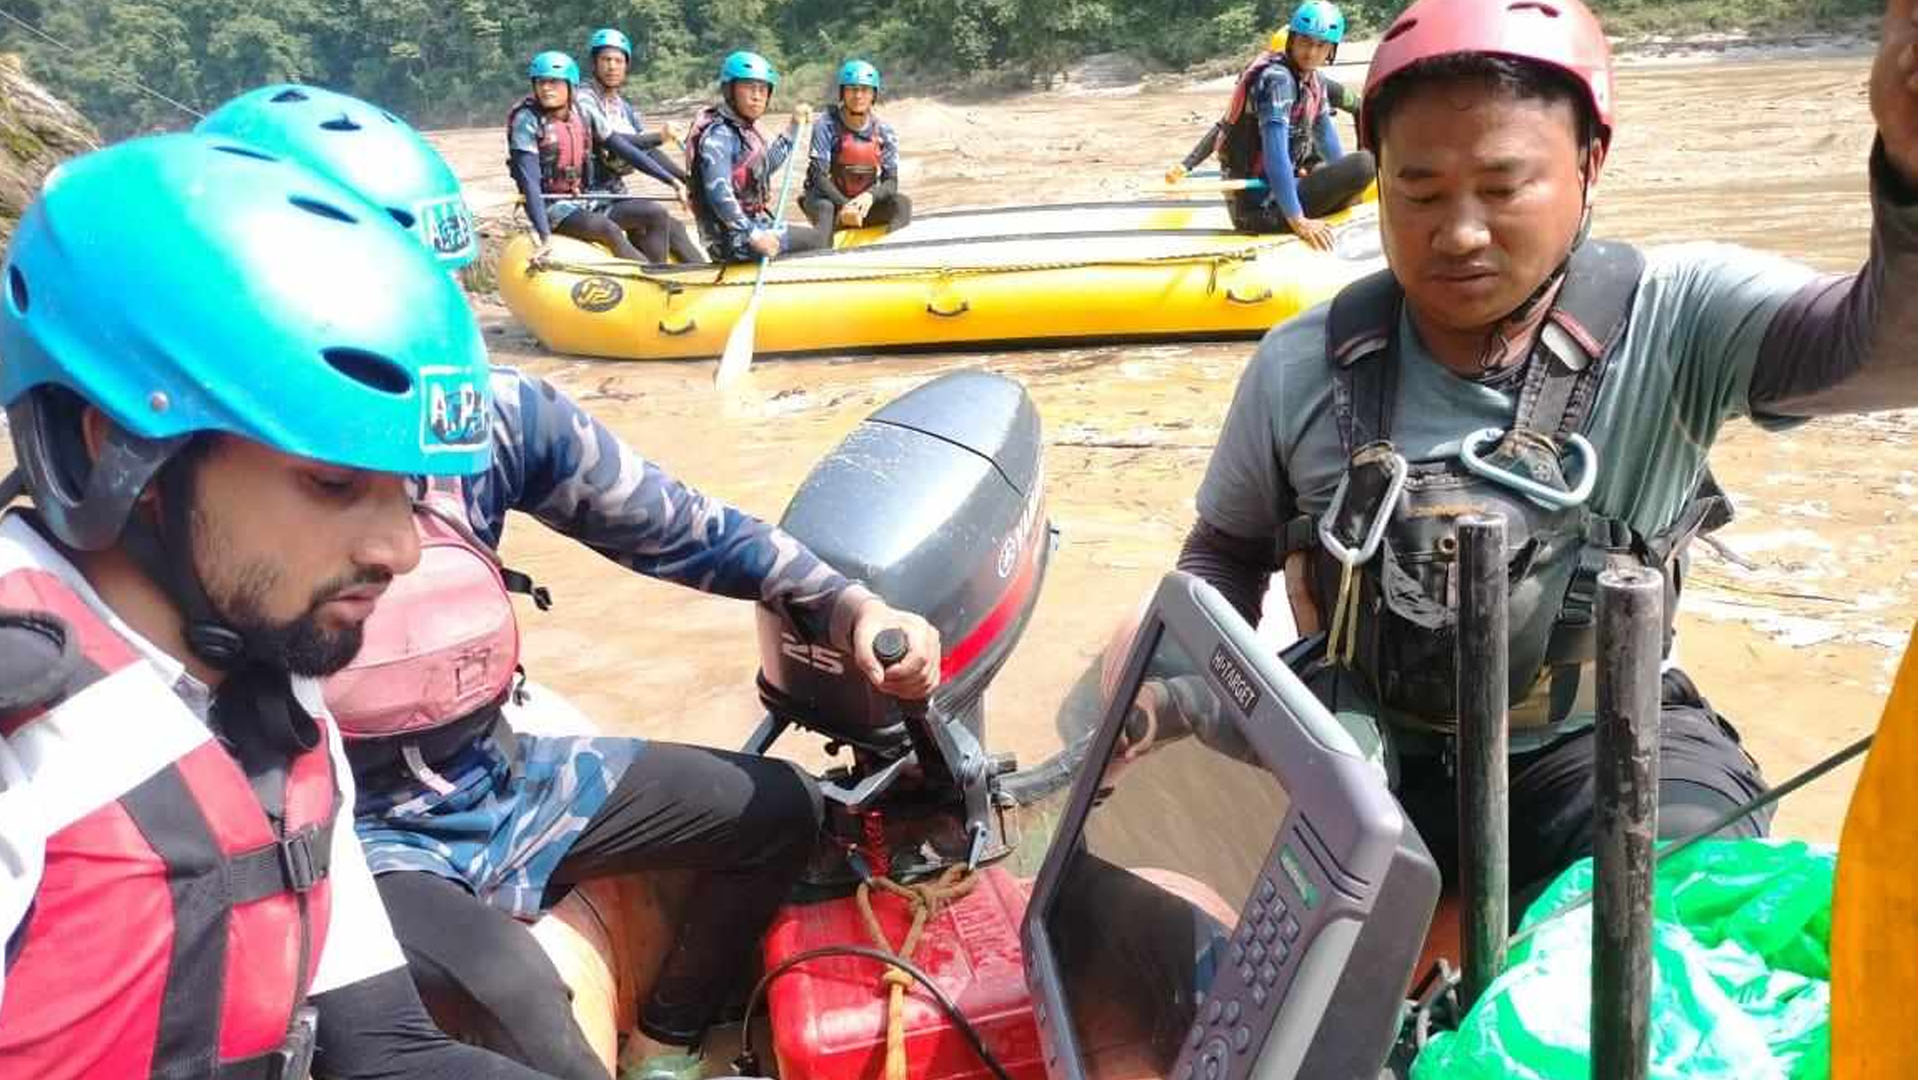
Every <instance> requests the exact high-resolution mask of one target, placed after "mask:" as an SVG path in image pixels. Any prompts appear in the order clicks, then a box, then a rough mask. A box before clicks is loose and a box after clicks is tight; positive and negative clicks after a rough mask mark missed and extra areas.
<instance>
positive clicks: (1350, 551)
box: [1320, 454, 1407, 567]
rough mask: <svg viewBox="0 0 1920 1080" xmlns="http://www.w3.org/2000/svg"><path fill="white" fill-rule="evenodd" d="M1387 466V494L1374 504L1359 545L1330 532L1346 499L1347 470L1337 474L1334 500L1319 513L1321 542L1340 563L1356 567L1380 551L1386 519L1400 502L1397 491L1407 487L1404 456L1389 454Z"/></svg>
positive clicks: (1384, 534) (1391, 515)
mask: <svg viewBox="0 0 1920 1080" xmlns="http://www.w3.org/2000/svg"><path fill="white" fill-rule="evenodd" d="M1387 468H1388V474H1389V475H1388V477H1387V490H1386V493H1385V494H1383V495H1382V496H1381V497H1380V505H1378V506H1376V507H1374V511H1373V522H1372V524H1370V525H1368V526H1367V531H1366V535H1365V536H1363V537H1362V538H1361V540H1360V546H1359V547H1357V548H1350V547H1348V546H1347V545H1345V544H1343V543H1341V542H1340V538H1339V536H1337V535H1335V533H1334V531H1333V523H1334V519H1335V518H1336V517H1337V516H1338V515H1339V513H1340V507H1341V506H1342V505H1344V504H1345V503H1346V501H1347V477H1348V476H1349V475H1350V474H1349V473H1346V472H1343V473H1341V474H1340V483H1339V485H1338V486H1336V487H1335V488H1334V489H1333V501H1332V502H1330V503H1328V504H1327V509H1326V511H1325V512H1323V513H1322V514H1321V515H1320V544H1321V546H1322V547H1325V548H1326V549H1327V553H1328V554H1330V555H1332V556H1333V557H1334V558H1336V559H1338V560H1340V563H1341V565H1343V566H1347V567H1354V566H1359V565H1361V564H1363V563H1365V562H1367V561H1368V560H1370V559H1372V558H1373V556H1374V553H1375V552H1377V551H1379V550H1380V541H1381V538H1383V537H1385V536H1386V535H1387V522H1388V521H1389V520H1391V519H1392V517H1393V507H1394V504H1395V503H1398V502H1399V501H1400V490H1401V489H1402V488H1404V487H1406V486H1407V459H1406V458H1403V457H1401V456H1400V455H1399V454H1389V455H1388V466H1387Z"/></svg>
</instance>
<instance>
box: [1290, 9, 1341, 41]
mask: <svg viewBox="0 0 1920 1080" xmlns="http://www.w3.org/2000/svg"><path fill="white" fill-rule="evenodd" d="M1287 30H1288V32H1290V33H1294V34H1305V35H1306V36H1307V37H1310V38H1319V39H1320V40H1321V41H1325V42H1330V43H1332V44H1334V45H1338V44H1340V39H1341V38H1344V37H1346V36H1347V17H1346V16H1345V15H1342V14H1340V9H1339V8H1337V7H1335V6H1333V5H1332V4H1330V3H1328V2H1327V0H1307V2H1306V3H1304V4H1301V5H1300V6H1299V7H1297V8H1294V9H1293V18H1292V19H1290V20H1288V21H1287Z"/></svg>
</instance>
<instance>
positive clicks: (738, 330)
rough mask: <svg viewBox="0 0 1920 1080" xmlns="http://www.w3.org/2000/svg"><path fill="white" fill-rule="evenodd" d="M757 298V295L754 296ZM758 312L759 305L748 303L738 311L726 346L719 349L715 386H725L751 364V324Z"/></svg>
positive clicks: (743, 373)
mask: <svg viewBox="0 0 1920 1080" xmlns="http://www.w3.org/2000/svg"><path fill="white" fill-rule="evenodd" d="M754 299H755V300H758V299H759V297H755V298H754ZM759 314H760V305H759V304H758V303H750V304H748V305H747V310H745V311H743V312H741V313H740V318H739V319H737V320H735V321H734V324H733V329H732V331H730V332H729V333H728V334H727V347H726V348H725V349H723V350H721V353H720V366H719V367H717V368H715V369H714V372H713V382H714V385H715V386H725V385H726V384H728V383H730V382H732V381H733V380H735V379H737V378H739V377H740V376H742V375H745V374H746V373H747V368H748V367H749V366H751V365H752V364H753V324H754V322H755V320H756V318H757V317H758V316H759Z"/></svg>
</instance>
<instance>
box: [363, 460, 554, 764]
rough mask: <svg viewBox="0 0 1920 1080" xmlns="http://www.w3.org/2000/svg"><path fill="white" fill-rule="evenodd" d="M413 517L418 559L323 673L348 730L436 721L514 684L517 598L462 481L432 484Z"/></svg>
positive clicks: (497, 696)
mask: <svg viewBox="0 0 1920 1080" xmlns="http://www.w3.org/2000/svg"><path fill="white" fill-rule="evenodd" d="M414 526H415V528H416V529H417V531H418V532H419V534H420V564H419V565H418V566H416V567H414V568H413V569H412V570H409V571H407V572H406V573H404V574H402V575H400V576H399V577H397V578H395V579H393V584H392V585H391V586H389V587H388V589H387V592H386V594H385V595H384V596H382V597H381V598H380V603H379V605H378V606H376V607H375V608H374V611H373V614H372V615H371V616H369V617H368V618H367V621H366V624H365V627H364V629H363V634H362V644H361V646H360V653H359V655H358V656H356V657H354V660H353V663H351V664H349V665H348V666H347V667H346V669H345V670H343V671H341V672H340V673H338V674H336V675H334V676H332V677H331V678H329V679H328V680H327V682H326V694H327V709H328V711H329V712H331V713H332V714H333V719H334V722H335V723H336V724H338V725H339V726H340V734H341V735H342V736H344V737H346V738H347V739H349V740H355V739H375V738H389V737H394V736H402V735H418V734H421V733H424V732H427V731H432V730H434V729H436V728H441V727H444V726H446V725H448V724H451V723H453V722H454V721H456V720H460V719H463V718H465V717H468V716H471V715H472V714H473V713H474V712H476V711H477V710H479V709H481V708H484V707H485V706H487V705H489V704H492V703H495V702H497V701H500V700H501V699H503V698H505V697H506V695H507V691H508V690H509V689H511V688H512V686H513V675H514V669H515V666H516V665H517V664H518V663H519V656H520V633H519V629H518V625H517V623H516V622H515V619H514V613H513V604H512V602H511V601H510V600H509V598H508V596H507V582H506V579H505V577H504V576H503V571H502V568H501V566H500V560H499V557H498V556H496V555H495V554H494V553H493V550H492V549H491V548H489V547H487V546H486V544H485V543H483V542H482V541H481V540H480V539H479V537H477V536H475V535H474V534H473V530H472V527H471V526H469V525H468V523H467V517H466V506H465V504H464V502H463V501H462V500H461V498H460V489H459V483H458V481H435V482H433V483H431V484H430V485H429V487H428V489H427V492H426V494H425V495H424V497H423V498H422V499H421V500H420V503H419V506H418V508H417V509H416V510H415V511H414ZM355 767H356V768H358V765H356V766H355Z"/></svg>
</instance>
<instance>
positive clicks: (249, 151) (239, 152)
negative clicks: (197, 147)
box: [214, 145, 280, 161]
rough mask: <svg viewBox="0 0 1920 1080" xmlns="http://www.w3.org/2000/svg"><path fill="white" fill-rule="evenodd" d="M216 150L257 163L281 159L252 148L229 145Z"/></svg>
mask: <svg viewBox="0 0 1920 1080" xmlns="http://www.w3.org/2000/svg"><path fill="white" fill-rule="evenodd" d="M214 149H215V150H218V151H220V152H221V153H223V154H232V155H233V156H234V157H248V158H253V159H254V160H255V161H279V160H280V159H279V158H277V157H274V156H273V155H272V154H269V153H267V152H266V151H264V150H255V149H254V148H253V147H251V146H233V145H227V146H216V147H214Z"/></svg>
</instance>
